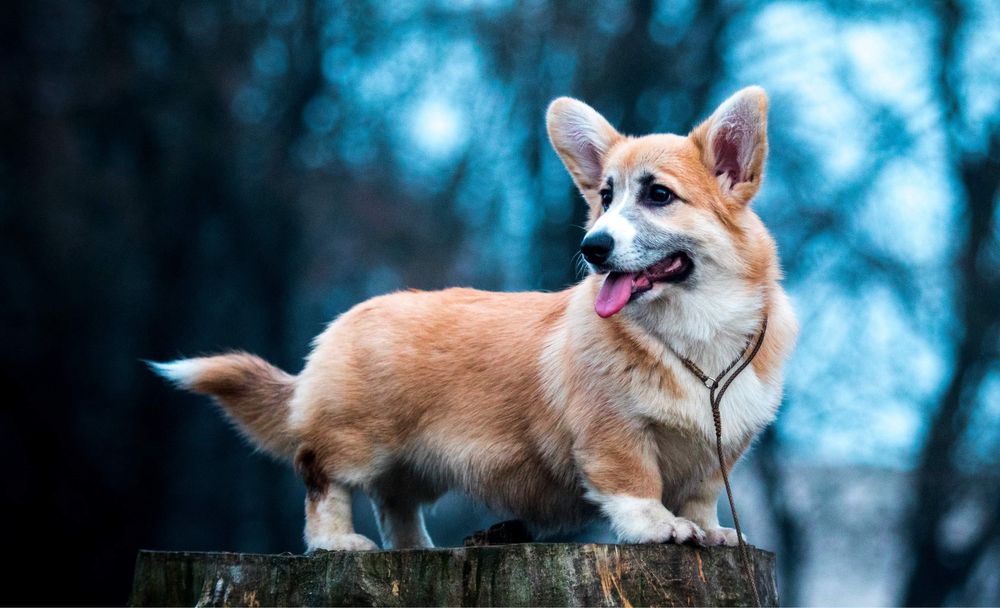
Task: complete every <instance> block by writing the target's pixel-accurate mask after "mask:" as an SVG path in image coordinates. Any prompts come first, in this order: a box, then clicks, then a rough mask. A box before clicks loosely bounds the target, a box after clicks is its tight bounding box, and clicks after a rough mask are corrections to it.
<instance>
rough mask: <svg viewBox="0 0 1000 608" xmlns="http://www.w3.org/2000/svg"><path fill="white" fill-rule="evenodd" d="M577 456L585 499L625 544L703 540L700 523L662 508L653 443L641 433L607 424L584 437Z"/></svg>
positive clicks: (701, 541) (621, 426)
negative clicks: (581, 473) (601, 513)
mask: <svg viewBox="0 0 1000 608" xmlns="http://www.w3.org/2000/svg"><path fill="white" fill-rule="evenodd" d="M576 458H577V461H578V462H579V464H580V467H581V469H582V471H583V475H584V479H585V484H586V487H587V494H586V496H587V498H588V499H589V500H591V501H592V502H594V503H595V504H597V505H598V506H599V507H600V509H601V511H602V512H603V513H604V515H605V516H606V517H607V518H608V520H609V521H610V522H611V528H612V529H613V530H614V532H615V534H616V535H617V536H618V539H619V540H620V541H621V542H623V543H667V542H674V543H684V542H688V541H694V542H698V543H703V542H704V540H705V533H704V532H703V531H702V530H701V528H700V527H698V525H697V524H695V523H694V522H692V521H690V520H688V519H684V518H682V517H677V516H676V515H674V514H673V513H671V512H670V510H669V509H667V508H666V507H665V506H663V503H662V501H661V495H662V489H663V481H662V479H661V477H660V472H659V469H658V467H657V464H656V458H655V455H654V450H653V444H652V441H651V440H650V438H649V437H647V436H646V433H644V432H643V431H641V430H637V429H636V430H627V426H625V424H622V425H618V424H608V423H607V421H604V424H601V425H600V426H596V425H595V428H590V429H588V431H587V432H586V433H584V434H583V437H582V439H581V440H580V441H578V445H577V448H576Z"/></svg>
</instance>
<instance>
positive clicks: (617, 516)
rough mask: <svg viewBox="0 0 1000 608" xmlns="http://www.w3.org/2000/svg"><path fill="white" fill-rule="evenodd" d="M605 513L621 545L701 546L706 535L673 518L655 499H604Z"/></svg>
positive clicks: (612, 497)
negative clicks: (688, 543)
mask: <svg viewBox="0 0 1000 608" xmlns="http://www.w3.org/2000/svg"><path fill="white" fill-rule="evenodd" d="M603 506H604V510H605V512H606V513H607V514H608V518H609V519H610V520H611V526H612V528H614V530H615V533H617V535H618V538H619V540H621V542H623V543H636V544H642V543H677V544H680V543H686V542H696V543H704V541H705V533H704V532H703V531H702V529H701V528H700V527H698V524H696V523H694V522H693V521H691V520H688V519H684V518H683V517H675V516H674V514H673V513H671V512H670V511H668V510H667V508H666V507H664V506H663V504H662V503H660V501H658V500H652V499H645V498H633V497H628V496H611V497H605V498H604V505H603Z"/></svg>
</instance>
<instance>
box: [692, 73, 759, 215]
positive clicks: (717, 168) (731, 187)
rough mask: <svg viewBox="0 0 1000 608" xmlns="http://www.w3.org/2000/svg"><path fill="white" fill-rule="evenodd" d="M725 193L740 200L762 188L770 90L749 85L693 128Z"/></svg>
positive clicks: (744, 201)
mask: <svg viewBox="0 0 1000 608" xmlns="http://www.w3.org/2000/svg"><path fill="white" fill-rule="evenodd" d="M691 138H692V139H693V140H694V142H695V143H696V144H697V145H698V147H699V148H701V158H702V162H704V163H705V166H706V167H708V170H709V172H711V174H712V175H714V176H715V178H716V179H717V180H718V182H719V188H720V189H721V190H722V193H723V195H725V196H729V197H732V198H733V199H735V200H736V201H737V202H739V203H741V204H746V203H748V202H750V199H751V198H753V196H754V195H755V194H757V190H759V189H760V182H761V178H762V177H763V176H764V160H765V159H766V158H767V94H766V93H765V92H764V89H762V88H760V87H747V88H745V89H741V90H740V91H738V92H737V93H736V94H735V95H733V96H732V97H730V98H729V99H727V100H725V101H724V102H722V105H720V106H719V107H718V109H716V110H715V112H714V113H713V114H712V116H710V117H709V118H708V120H706V121H705V122H703V123H701V124H700V125H698V126H697V127H696V128H695V129H694V131H692V132H691Z"/></svg>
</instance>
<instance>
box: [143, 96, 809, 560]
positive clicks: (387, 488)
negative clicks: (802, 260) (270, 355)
mask: <svg viewBox="0 0 1000 608" xmlns="http://www.w3.org/2000/svg"><path fill="white" fill-rule="evenodd" d="M767 106H768V102H767V96H766V95H765V93H764V91H763V90H762V89H760V88H758V87H749V88H746V89H743V90H741V91H739V92H738V93H736V94H735V95H733V96H732V97H730V98H729V99H727V100H726V101H725V102H723V103H722V105H721V106H719V108H718V109H717V110H716V111H715V112H714V113H713V114H712V115H711V116H710V117H709V118H708V119H707V120H706V121H705V122H703V123H702V124H701V125H699V126H698V127H696V128H695V129H694V130H693V131H691V133H689V134H688V135H687V136H678V135H670V134H657V135H647V136H644V137H630V136H625V135H622V134H620V133H619V132H618V131H616V130H615V129H614V128H613V127H612V126H611V125H610V124H609V123H608V122H607V120H605V119H604V118H603V117H602V116H601V115H600V114H598V113H597V112H596V111H595V110H594V109H593V108H591V107H590V106H588V105H586V104H584V103H582V102H580V101H577V100H575V99H570V98H560V99H556V100H555V101H553V102H552V104H551V105H550V106H549V108H548V114H547V123H548V133H549V137H550V139H551V141H552V145H553V146H554V147H555V150H556V152H557V153H558V154H559V156H560V157H561V159H562V161H563V163H564V164H565V165H566V168H567V169H568V170H569V173H570V175H571V176H572V178H573V181H574V182H575V183H576V186H577V187H578V188H579V190H580V193H581V194H582V195H583V198H584V199H585V201H586V203H587V205H588V206H589V210H590V212H589V221H588V224H587V233H586V236H585V238H584V239H583V242H582V244H581V252H582V254H583V256H584V258H585V260H586V263H587V266H588V267H589V270H590V273H589V276H587V277H586V278H585V279H583V280H582V281H581V282H580V283H578V284H576V285H575V286H573V287H571V288H569V289H566V290H565V291H561V292H558V293H492V292H484V291H476V290H473V289H446V290H444V291H433V292H420V291H405V292H399V293H393V294H390V295H385V296H380V297H376V298H373V299H371V300H368V301H366V302H362V303H360V304H358V305H357V306H355V307H354V308H352V309H351V310H349V311H348V312H346V313H344V314H343V315H341V316H340V317H339V318H337V319H336V320H335V321H334V322H333V323H331V324H330V325H329V327H327V329H326V330H325V331H324V332H323V333H322V334H321V335H320V336H319V337H318V338H317V339H316V341H315V347H314V349H313V351H312V353H311V354H310V355H309V357H308V358H307V361H306V365H305V368H304V369H303V370H302V371H301V373H299V374H298V375H297V376H293V375H290V374H287V373H285V372H283V371H281V370H278V369H276V368H275V367H273V366H271V365H269V364H268V363H266V362H265V361H263V360H261V359H260V358H258V357H255V356H253V355H250V354H245V353H239V352H237V353H230V354H224V355H220V356H213V357H201V358H193V359H182V360H178V361H173V362H170V363H162V364H153V366H154V368H155V370H156V371H157V372H159V373H160V374H161V375H163V376H165V377H166V378H168V379H169V380H171V381H173V382H174V383H176V384H177V385H178V386H180V387H182V388H185V389H188V390H191V391H194V392H196V393H201V394H206V395H211V396H213V397H214V398H215V399H216V400H217V401H218V402H219V403H220V404H221V406H222V407H223V409H224V410H225V412H226V413H227V414H228V416H229V417H230V418H231V419H232V420H233V421H234V422H235V424H236V426H237V427H238V428H239V429H240V430H241V431H242V432H243V433H244V434H245V435H246V436H247V437H248V438H249V439H250V441H251V442H253V443H254V444H256V445H257V446H259V447H260V448H262V449H264V450H266V451H268V452H271V453H272V454H275V455H277V456H279V457H283V458H290V459H291V460H292V461H293V462H294V465H295V468H296V470H297V471H298V473H299V474H300V475H301V476H302V479H303V481H304V482H305V485H306V489H307V497H306V525H305V540H306V545H307V547H308V549H310V550H314V549H327V550H338V549H340V550H344V549H355V550H356V549H375V548H376V545H375V543H374V542H373V541H372V540H371V539H369V538H367V537H365V536H362V535H360V534H357V533H356V532H355V531H354V527H353V524H352V520H351V494H350V493H351V490H352V489H355V488H357V489H361V490H363V491H364V492H365V493H367V495H368V496H369V497H370V498H371V500H372V502H373V503H374V505H375V507H376V509H377V512H378V523H379V527H380V531H381V536H382V544H383V547H385V548H403V547H430V546H432V545H431V539H430V538H429V537H428V534H427V531H426V529H425V527H424V521H423V515H422V512H421V506H422V505H424V504H427V503H430V502H433V501H434V500H435V499H436V498H438V497H439V496H441V495H442V493H444V492H446V491H448V490H457V491H459V492H462V493H464V494H466V495H468V496H470V497H472V498H473V499H475V500H478V501H481V502H482V503H485V504H486V505H488V506H489V507H491V508H492V509H494V510H495V511H496V512H497V513H499V514H503V515H507V516H511V517H515V518H518V519H521V520H523V521H524V522H526V523H527V524H529V525H530V526H532V527H533V528H534V529H535V530H537V531H540V532H544V531H556V530H567V529H572V528H575V527H579V526H581V525H582V524H584V523H586V522H587V521H589V520H591V519H592V518H594V517H599V516H603V517H605V518H607V519H608V520H609V522H610V524H611V527H612V529H613V531H614V532H615V534H616V535H617V537H618V538H619V539H620V541H621V542H625V543H662V542H676V543H683V542H689V541H690V542H698V543H703V544H725V545H734V544H736V543H737V538H736V533H735V531H734V530H732V529H729V528H723V527H721V526H720V525H719V520H718V517H717V512H716V502H717V498H718V494H719V492H720V489H721V487H722V477H721V473H720V469H719V462H718V460H717V456H716V451H715V447H716V445H715V429H714V427H713V419H712V410H711V407H710V405H709V397H708V389H707V388H706V382H705V381H704V379H699V378H698V377H696V376H695V375H694V374H693V373H692V371H691V370H690V367H689V366H686V365H685V364H684V362H683V361H684V359H686V360H688V361H689V362H690V363H693V364H694V365H696V366H697V368H699V369H701V370H704V371H705V373H706V374H708V375H711V374H713V373H718V372H719V371H721V370H723V369H724V368H725V367H726V366H727V364H729V363H730V362H731V361H734V359H736V358H738V357H739V356H740V355H741V353H743V352H744V347H745V345H746V344H747V341H748V339H749V338H750V337H752V336H754V335H755V334H757V333H758V332H760V331H761V328H762V323H763V322H764V320H765V318H766V320H767V321H766V325H765V327H766V328H767V329H766V332H765V335H764V336H763V338H762V340H763V342H762V346H761V348H760V351H759V352H758V354H757V356H756V357H754V358H753V361H752V364H751V365H750V367H749V368H747V369H746V371H745V372H744V373H742V374H741V375H739V376H738V377H737V378H735V380H734V381H733V383H732V386H731V387H730V389H729V391H728V393H726V395H725V399H724V401H723V403H722V406H721V414H722V421H723V435H722V445H723V450H724V452H725V457H726V462H727V465H726V466H727V467H729V466H732V464H733V463H735V462H736V460H737V459H738V458H739V457H740V455H741V454H742V453H743V452H744V451H745V450H746V449H747V447H748V446H749V445H750V443H751V442H752V441H753V438H754V436H755V435H756V434H757V433H759V432H760V431H761V430H762V429H763V428H764V427H765V426H766V425H767V424H768V423H770V422H771V421H772V420H773V419H774V417H775V413H776V410H777V408H778V404H779V402H780V400H781V392H782V365H783V363H784V361H785V359H786V358H787V357H788V355H789V353H790V351H791V349H792V347H793V344H794V342H795V337H796V334H797V332H798V328H797V324H796V321H795V317H794V313H793V311H792V309H791V306H790V303H789V300H788V298H787V296H786V295H785V292H784V291H783V289H782V288H781V286H780V285H779V281H780V279H781V270H780V267H779V263H778V258H777V254H776V251H775V244H774V241H773V240H772V238H771V236H770V234H769V233H768V231H767V230H766V229H765V227H764V225H763V223H762V222H761V220H760V218H759V217H758V216H757V215H756V214H755V213H754V211H753V210H752V209H751V208H750V201H751V199H752V198H753V197H754V195H755V194H756V193H757V190H758V189H759V188H760V184H761V179H762V178H763V175H764V161H765V157H766V156H767ZM682 357H683V358H684V359H682Z"/></svg>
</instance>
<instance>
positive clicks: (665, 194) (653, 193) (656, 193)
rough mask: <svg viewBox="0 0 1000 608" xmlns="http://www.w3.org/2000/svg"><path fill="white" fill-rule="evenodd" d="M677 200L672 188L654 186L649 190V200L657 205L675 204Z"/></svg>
mask: <svg viewBox="0 0 1000 608" xmlns="http://www.w3.org/2000/svg"><path fill="white" fill-rule="evenodd" d="M676 198H677V195H675V194H674V193H673V192H672V191H671V190H670V188H667V187H666V186H661V185H660V184H653V185H652V187H650V189H649V200H651V201H652V202H654V203H656V204H657V205H667V204H670V203H672V202H674V199H676Z"/></svg>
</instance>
